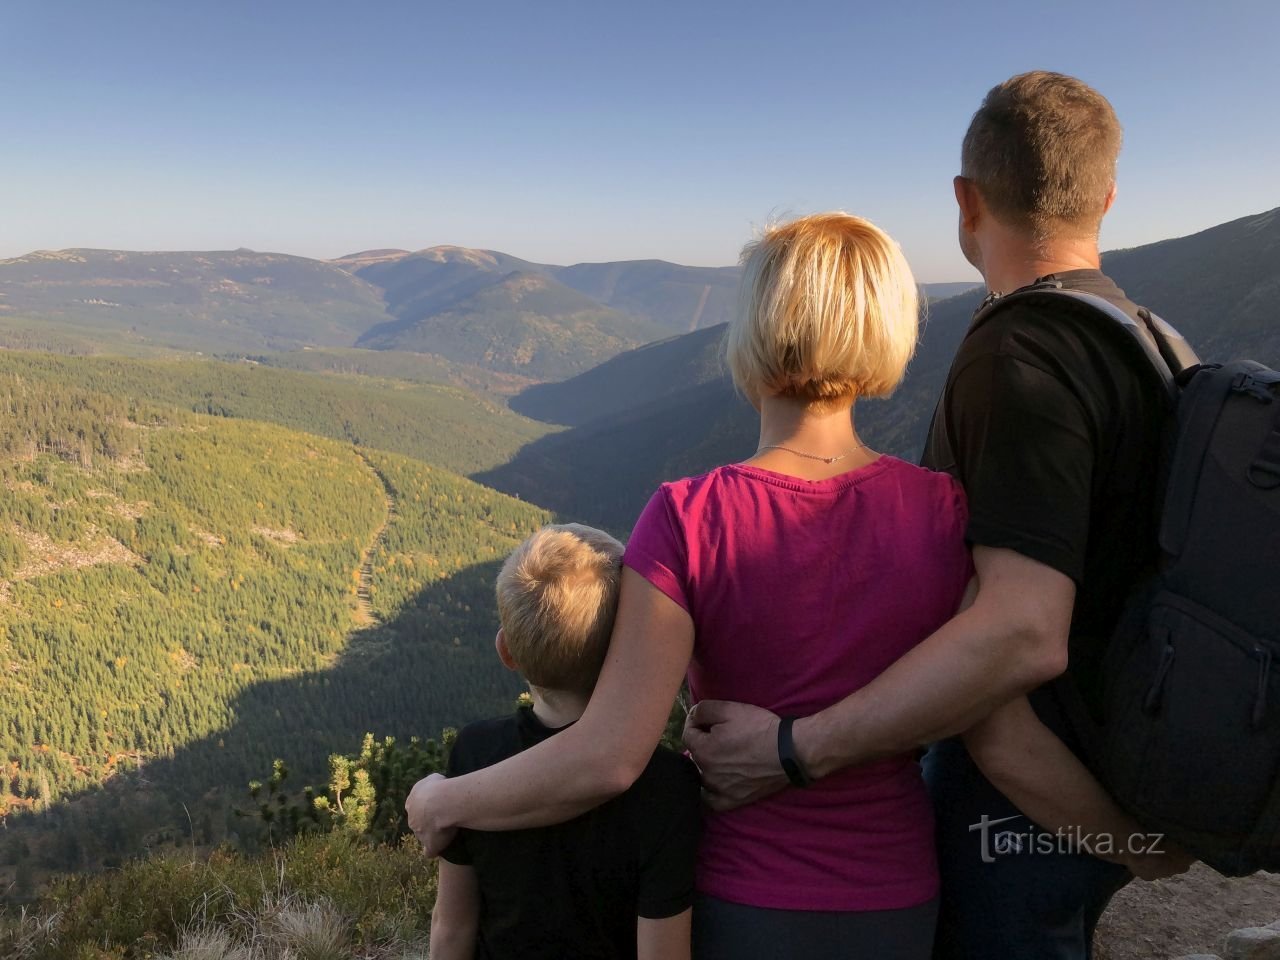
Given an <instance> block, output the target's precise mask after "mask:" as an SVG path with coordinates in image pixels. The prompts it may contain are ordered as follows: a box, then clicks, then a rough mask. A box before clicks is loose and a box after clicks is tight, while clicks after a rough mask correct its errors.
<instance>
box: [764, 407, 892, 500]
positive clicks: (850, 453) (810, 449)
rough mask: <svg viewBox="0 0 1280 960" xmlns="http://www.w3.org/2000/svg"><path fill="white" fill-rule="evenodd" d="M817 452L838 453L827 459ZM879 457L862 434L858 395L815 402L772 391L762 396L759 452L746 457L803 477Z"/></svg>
mask: <svg viewBox="0 0 1280 960" xmlns="http://www.w3.org/2000/svg"><path fill="white" fill-rule="evenodd" d="M782 447H785V448H786V449H780V448H782ZM800 454H808V456H801V455H800ZM814 457H830V458H838V459H833V460H832V462H830V463H824V462H823V461H822V460H817V459H812V458H814ZM878 459H879V454H877V453H875V452H874V451H872V450H869V449H867V448H866V447H865V446H863V445H862V441H861V440H859V439H858V432H857V430H856V429H855V428H854V425H853V401H849V402H847V403H842V404H839V405H837V406H834V407H823V408H815V407H814V406H813V405H812V404H807V403H804V402H803V401H800V400H793V399H790V398H787V397H777V396H773V397H764V398H762V399H761V401H760V445H759V448H758V449H757V452H756V455H755V456H753V457H751V459H749V460H746V461H745V462H746V463H748V464H750V465H751V466H754V467H761V468H763V469H766V470H772V471H774V472H776V473H784V474H787V475H788V476H793V477H799V478H800V479H803V480H825V479H826V478H828V477H836V476H839V475H840V474H842V473H848V472H849V471H850V470H856V469H858V468H859V467H863V466H866V465H867V464H868V463H871V462H872V461H874V460H878Z"/></svg>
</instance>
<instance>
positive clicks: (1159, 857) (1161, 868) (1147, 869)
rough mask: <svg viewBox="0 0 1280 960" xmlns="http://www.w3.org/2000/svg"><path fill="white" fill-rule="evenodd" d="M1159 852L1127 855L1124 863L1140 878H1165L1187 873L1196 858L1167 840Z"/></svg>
mask: <svg viewBox="0 0 1280 960" xmlns="http://www.w3.org/2000/svg"><path fill="white" fill-rule="evenodd" d="M1160 846H1161V847H1162V849H1161V851H1160V852H1159V853H1139V854H1133V855H1131V856H1129V857H1127V858H1126V859H1125V861H1124V865H1125V866H1126V867H1128V868H1129V872H1130V873H1132V874H1133V875H1134V876H1135V877H1137V878H1138V879H1139V880H1165V879H1168V878H1169V877H1176V876H1177V875H1178V874H1180V873H1186V872H1187V871H1188V870H1190V869H1191V866H1192V864H1194V863H1195V862H1196V858H1195V857H1193V856H1192V855H1191V854H1189V853H1187V851H1185V850H1183V849H1182V848H1181V847H1179V846H1176V845H1175V844H1172V843H1170V842H1169V841H1168V840H1165V841H1164V842H1163V843H1161V845H1160Z"/></svg>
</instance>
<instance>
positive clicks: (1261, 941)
mask: <svg viewBox="0 0 1280 960" xmlns="http://www.w3.org/2000/svg"><path fill="white" fill-rule="evenodd" d="M1227 960H1280V929H1276V928H1275V927H1274V926H1273V927H1270V928H1268V927H1245V928H1244V929H1243V930H1237V931H1235V932H1234V933H1232V934H1229V935H1228V936H1227Z"/></svg>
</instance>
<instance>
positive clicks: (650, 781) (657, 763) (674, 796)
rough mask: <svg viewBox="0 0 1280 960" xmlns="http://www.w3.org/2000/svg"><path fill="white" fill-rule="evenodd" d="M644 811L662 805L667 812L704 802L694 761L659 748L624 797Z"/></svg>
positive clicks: (700, 782)
mask: <svg viewBox="0 0 1280 960" xmlns="http://www.w3.org/2000/svg"><path fill="white" fill-rule="evenodd" d="M623 796H624V797H626V798H627V799H628V800H631V801H633V802H635V803H636V804H637V805H639V806H641V807H642V808H645V807H651V805H653V804H661V805H663V806H665V807H666V808H668V809H676V808H679V807H682V806H684V807H689V806H692V807H694V808H697V807H698V806H700V804H701V802H702V779H701V777H700V776H699V774H698V768H697V767H696V766H695V765H694V763H693V761H692V760H690V759H689V758H688V757H686V756H683V755H682V754H679V753H676V752H675V751H674V750H669V749H667V748H666V747H658V749H656V750H655V751H654V752H653V756H652V757H650V758H649V763H648V764H647V765H646V766H645V768H644V772H643V773H641V774H640V776H639V778H638V779H637V780H636V782H635V783H633V784H632V785H631V788H630V789H629V790H627V792H626V793H625V794H623Z"/></svg>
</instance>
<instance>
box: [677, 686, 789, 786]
mask: <svg viewBox="0 0 1280 960" xmlns="http://www.w3.org/2000/svg"><path fill="white" fill-rule="evenodd" d="M778 723H779V719H778V716H777V714H775V713H771V712H770V711H768V710H766V709H764V708H763V707H756V706H752V705H751V704H749V703H731V702H729V701H727V700H703V701H702V702H701V703H698V704H696V705H695V706H694V708H693V709H692V710H690V711H689V716H688V718H687V719H686V720H685V722H684V745H685V746H686V747H687V748H688V749H689V754H690V755H691V756H692V757H693V762H694V763H696V764H697V765H698V769H699V770H700V771H701V772H702V786H703V790H704V794H703V796H704V797H705V799H706V802H707V806H709V807H711V809H712V810H733V809H735V808H737V807H742V806H746V805H747V804H748V803H754V802H755V801H756V800H761V799H763V798H765V797H768V796H772V795H773V794H775V793H777V792H778V791H779V790H781V789H783V788H784V787H786V786H787V776H786V774H785V773H783V772H782V763H781V762H780V761H779V760H778Z"/></svg>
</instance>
